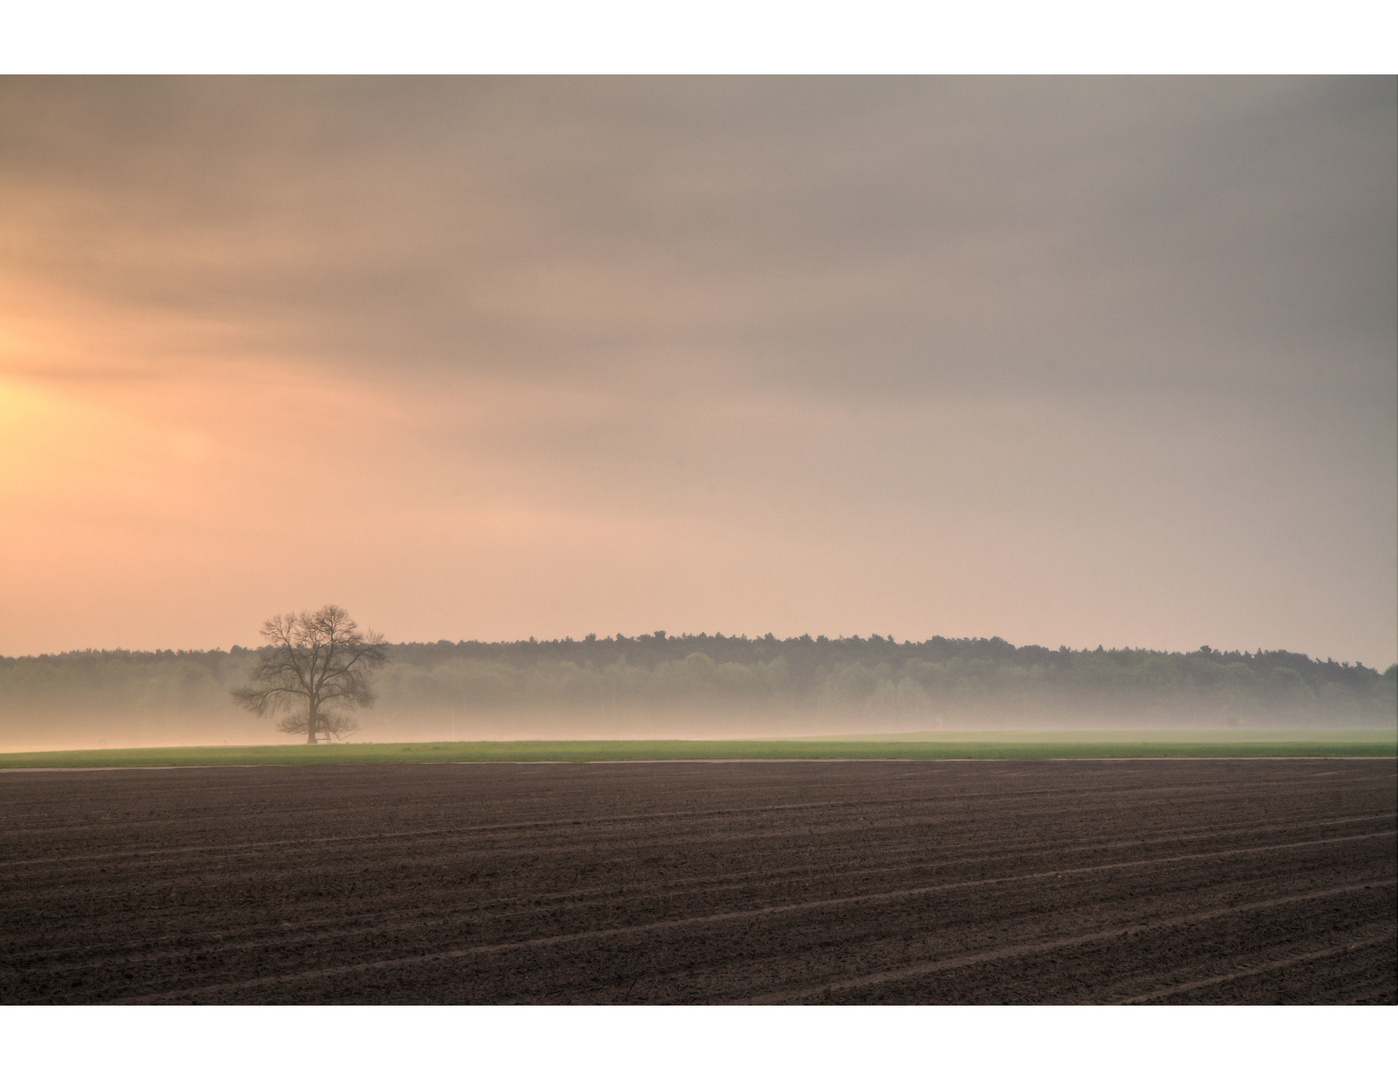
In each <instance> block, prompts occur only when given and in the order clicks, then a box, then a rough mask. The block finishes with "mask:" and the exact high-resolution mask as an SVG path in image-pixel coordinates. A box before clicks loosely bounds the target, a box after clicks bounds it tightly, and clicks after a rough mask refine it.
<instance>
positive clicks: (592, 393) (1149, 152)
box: [0, 78, 1398, 665]
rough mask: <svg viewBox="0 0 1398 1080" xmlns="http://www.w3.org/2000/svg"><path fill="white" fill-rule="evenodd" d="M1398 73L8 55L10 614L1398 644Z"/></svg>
mask: <svg viewBox="0 0 1398 1080" xmlns="http://www.w3.org/2000/svg"><path fill="white" fill-rule="evenodd" d="M1395 87H1398V82H1396V81H1395V80H1393V79H1390V78H1374V79H1334V80H1326V79H1189V80H1179V79H1145V78H1129V79H988V78H987V79H966V78H929V79H886V78H870V79H689V78H683V79H682V78H669V79H637V78H627V79H563V78H558V79H537V78H530V79H495V78H489V79H446V80H440V79H402V80H384V79H370V80H355V79H343V80H341V79H203V78H201V79H98V80H81V79H13V78H11V79H5V80H3V81H0V235H2V236H3V237H4V242H3V246H0V287H3V294H0V304H3V308H2V309H0V319H3V325H0V330H3V333H4V335H5V336H4V338H3V339H0V340H2V341H3V344H0V348H3V349H4V353H3V357H0V363H3V368H0V376H3V377H4V378H5V379H6V382H5V384H4V385H5V387H6V388H7V389H6V391H5V392H6V393H7V394H8V398H7V401H8V406H7V411H8V414H9V416H10V417H11V419H10V420H9V421H8V422H7V427H8V433H7V434H5V435H0V439H3V440H4V441H5V443H6V446H5V447H4V448H3V449H4V450H5V452H6V455H7V457H8V458H9V464H8V465H7V466H0V469H2V470H3V471H0V478H3V484H4V486H3V487H0V497H3V499H4V500H5V501H4V514H5V518H6V528H5V530H4V531H5V539H3V540H0V556H3V557H4V560H5V562H6V564H7V569H5V570H4V571H0V574H3V578H0V585H3V593H4V597H5V599H4V600H3V601H0V605H3V609H4V610H3V612H0V614H3V616H4V630H3V633H0V651H3V652H11V653H13V652H27V651H35V650H38V649H53V648H63V647H80V646H85V645H92V646H102V645H124V644H129V645H138V644H139V645H165V646H169V645H188V646H204V645H211V644H227V643H229V642H230V641H233V640H237V641H243V642H250V641H251V639H252V631H253V629H254V628H255V626H256V625H257V624H258V623H260V620H261V618H263V617H265V615H266V614H270V613H271V611H273V610H277V609H282V608H287V607H291V606H302V605H314V604H318V603H322V602H325V601H327V600H334V601H336V602H339V603H343V604H345V605H346V606H348V607H350V608H351V610H353V611H355V612H356V613H357V614H360V615H361V617H362V618H364V619H365V620H367V621H370V622H373V623H374V624H375V625H377V626H380V627H381V628H383V629H384V630H385V631H386V632H388V633H390V636H395V637H406V638H436V637H451V638H460V637H499V636H528V635H529V634H536V635H539V636H553V635H555V634H557V635H562V634H574V635H581V634H582V633H585V632H588V631H590V630H595V631H598V632H601V633H609V632H612V631H615V630H621V631H624V632H627V633H634V632H638V631H645V630H650V629H655V628H656V627H660V626H663V627H666V628H667V629H670V630H672V631H683V630H691V629H692V630H699V629H707V630H711V631H713V630H721V631H724V632H742V631H748V632H760V631H765V630H768V629H772V630H774V631H776V632H778V633H784V632H792V633H800V632H804V631H807V630H809V631H810V632H812V633H818V632H825V633H841V632H846V633H854V632H858V633H868V632H870V631H879V632H884V633H887V632H893V633H896V634H898V635H899V636H900V637H925V636H928V635H931V634H936V633H942V634H952V635H959V634H996V633H998V634H1002V635H1004V636H1006V637H1009V638H1011V639H1012V640H1018V641H1022V642H1024V641H1036V642H1041V643H1044V644H1049V645H1056V644H1058V643H1059V642H1060V641H1062V642H1067V643H1070V644H1075V645H1084V644H1096V643H1097V642H1098V641H1103V642H1105V643H1108V644H1140V645H1148V646H1157V647H1194V646H1196V645H1198V644H1200V643H1201V642H1203V641H1208V642H1209V643H1211V644H1213V645H1215V646H1216V647H1245V648H1251V647H1255V646H1258V645H1264V646H1267V647H1289V648H1297V649H1305V650H1308V651H1312V652H1320V653H1325V654H1334V655H1335V656H1337V658H1357V659H1362V660H1364V661H1365V662H1368V663H1371V664H1379V665H1384V664H1387V663H1390V662H1392V661H1393V660H1394V659H1395V657H1396V656H1398V629H1395V622H1396V621H1398V525H1395V517H1398V505H1396V503H1398V497H1395V488H1398V404H1396V403H1395V402H1396V401H1398V361H1395V356H1396V355H1398V314H1395V294H1398V271H1395V258H1396V256H1395V251H1398V223H1396V222H1395V219H1396V217H1398V214H1396V213H1395V195H1394V192H1395V186H1396V185H1398V166H1396V165H1395V157H1396V156H1398V150H1396V149H1395V126H1398V106H1396V105H1395V99H1396V98H1398V94H1396V93H1395ZM326 537H328V538H329V539H328V540H327V539H321V538H326ZM327 546H330V547H332V548H333V550H331V551H329V552H328V553H323V554H321V553H320V552H321V551H322V550H323V549H324V548H325V547H327ZM297 561H300V562H305V561H309V562H310V563H311V569H309V570H301V569H300V568H299V566H297V565H288V563H289V562H292V563H294V562H297ZM269 567H270V569H269ZM264 609H265V610H264ZM652 624H654V625H652Z"/></svg>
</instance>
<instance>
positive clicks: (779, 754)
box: [0, 733, 1398, 769]
mask: <svg viewBox="0 0 1398 1080" xmlns="http://www.w3.org/2000/svg"><path fill="white" fill-rule="evenodd" d="M1366 734H1368V735H1369V737H1368V738H1356V737H1352V736H1351V737H1342V738H1329V739H1326V738H1307V739H1287V738H1284V739H1275V740H1271V741H1260V740H1254V739H1241V740H1236V741H1224V740H1220V739H1215V738H1206V739H1195V740H1185V739H1179V740H1169V741H1166V740H1162V739H1153V738H1141V739H1137V740H1128V739H1125V738H1120V737H1117V738H1099V739H1081V740H1077V741H1065V740H1058V739H1039V740H1031V739H1023V740H1021V741H1005V740H1000V739H996V740H988V739H976V738H969V739H953V738H938V739H935V740H921V741H906V742H893V741H888V742H883V741H877V742H875V741H869V740H848V741H845V740H828V741H813V740H808V739H801V740H794V739H766V740H757V739H733V740H683V739H665V740H650V739H625V740H620V739H619V740H591V741H567V742H564V741H557V742H554V741H543V740H537V741H536V740H525V741H518V742H426V743H351V744H347V745H342V746H304V745H292V746H171V747H152V748H146V749H122V750H53V751H38V752H31V753H18V754H0V769H23V768H122V767H127V768H131V767H138V766H144V767H150V766H164V767H171V766H194V765H309V764H366V765H367V764H385V763H402V762H451V761H463V762H465V761H539V762H544V761H579V762H581V761H696V760H715V759H718V760H733V761H763V760H776V759H786V760H792V759H800V760H822V759H824V760H829V759H836V758H854V759H867V760H880V759H895V760H936V759H943V760H945V759H953V758H957V759H960V758H986V759H1015V760H1036V759H1044V758H1147V757H1149V758H1161V757H1164V758H1191V757H1201V758H1249V757H1394V756H1398V739H1395V738H1394V737H1392V736H1387V737H1386V736H1385V735H1384V734H1382V733H1366Z"/></svg>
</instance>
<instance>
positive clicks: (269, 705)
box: [233, 604, 388, 743]
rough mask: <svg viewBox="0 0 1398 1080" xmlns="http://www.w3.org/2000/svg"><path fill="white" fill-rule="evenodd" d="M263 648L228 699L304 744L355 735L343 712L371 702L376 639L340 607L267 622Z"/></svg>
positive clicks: (379, 649)
mask: <svg viewBox="0 0 1398 1080" xmlns="http://www.w3.org/2000/svg"><path fill="white" fill-rule="evenodd" d="M262 636H263V637H264V638H266V639H267V641H268V643H269V644H270V645H271V646H272V649H271V651H264V652H263V655H262V659H261V661H260V662H259V663H258V665H257V668H256V670H255V671H254V672H253V675H252V683H251V684H250V685H248V686H242V687H239V688H238V689H236V690H234V691H233V700H234V701H236V702H237V703H238V704H239V705H241V706H242V707H243V708H245V709H248V710H250V711H252V712H254V713H256V714H257V715H258V716H268V715H272V716H276V715H278V714H284V715H282V719H281V720H280V721H278V723H277V728H278V729H279V730H281V731H285V732H286V733H287V734H288V735H303V734H304V735H305V736H306V742H308V743H314V742H319V741H320V736H321V735H322V734H323V735H324V736H325V741H326V742H330V740H331V739H332V738H336V739H343V738H344V737H345V736H347V735H349V734H351V733H352V732H354V731H357V730H358V728H359V724H358V722H357V721H356V720H355V719H354V718H353V717H352V716H350V715H349V710H351V709H357V708H359V707H361V706H365V705H372V704H373V703H374V700H375V698H376V695H375V694H374V691H373V689H372V687H371V681H372V680H371V675H372V672H373V670H374V669H375V668H377V667H381V666H383V664H384V663H385V662H386V661H387V660H388V645H387V644H386V643H385V641H384V638H383V635H382V634H376V633H374V632H373V631H372V630H370V631H369V632H367V633H360V630H359V627H358V626H357V625H356V624H355V621H354V620H353V619H351V618H350V617H349V612H347V611H346V610H345V609H344V608H341V607H336V606H335V605H334V604H327V605H326V606H325V607H323V608H321V609H320V610H319V611H317V612H314V613H311V612H306V611H303V612H301V614H299V615H277V616H274V617H273V618H270V619H268V620H267V622H266V624H265V625H264V626H263V628H262Z"/></svg>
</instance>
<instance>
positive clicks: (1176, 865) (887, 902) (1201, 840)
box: [0, 759, 1398, 1003]
mask: <svg viewBox="0 0 1398 1080" xmlns="http://www.w3.org/2000/svg"><path fill="white" fill-rule="evenodd" d="M0 1001H3V1002H7V1003H15V1002H341V1003H350V1002H379V1003H387V1002H394V1003H408V1002H475V1003H485V1002H548V1003H563V1002H598V1003H601V1002H633V1003H636V1002H888V1003H895V1002H896V1003H952V1002H978V1003H989V1002H1013V1003H1032V1002H1170V1003H1175V1002H1190V1003H1199V1002H1215V1003H1217V1002H1250V1003H1278V1002H1379V1003H1383V1002H1387V1003H1395V1002H1398V766H1396V765H1395V762H1394V761H1393V760H1391V759H1390V760H1333V759H1332V760H1313V761H1312V760H1302V761H1297V760H1226V761H1218V760H1210V761H1150V760H1135V761H962V762H954V761H887V762H882V761H856V762H833V761H803V762H722V763H694V762H686V763H678V762H669V763H663V764H647V763H630V764H529V765H509V764H471V765H331V766H315V765H308V766H290V767H257V768H211V769H143V770H134V769H123V770H102V771H87V772H84V771H54V772H42V771H28V770H25V771H20V770H16V771H10V772H5V773H3V774H0Z"/></svg>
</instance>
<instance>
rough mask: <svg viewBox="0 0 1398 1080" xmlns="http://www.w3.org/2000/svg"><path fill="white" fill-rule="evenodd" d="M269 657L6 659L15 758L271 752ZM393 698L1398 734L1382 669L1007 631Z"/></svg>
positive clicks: (406, 661) (528, 657) (764, 720)
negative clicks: (119, 748)
mask: <svg viewBox="0 0 1398 1080" xmlns="http://www.w3.org/2000/svg"><path fill="white" fill-rule="evenodd" d="M256 655H257V654H256V651H255V650H251V649H243V648H237V647H235V648H233V649H232V650H231V651H229V652H223V651H221V650H215V651H209V652H173V651H160V652H127V651H100V652H99V651H85V652H69V653H62V654H58V655H47V656H35V657H19V658H11V657H4V658H0V744H3V745H4V746H6V747H10V748H18V747H23V746H41V745H58V744H64V743H68V742H70V741H71V740H72V739H75V738H76V739H81V740H82V741H84V742H85V743H86V744H88V745H103V744H111V745H115V744H117V743H121V744H126V745H132V744H133V743H132V742H131V740H132V739H135V740H137V743H135V744H138V745H139V744H141V742H142V741H144V743H146V744H150V745H155V744H158V743H161V742H169V741H172V740H176V741H196V742H197V741H206V742H207V741H217V738H219V737H221V738H224V739H228V740H230V741H244V742H246V741H257V742H268V741H273V739H274V738H275V736H274V734H273V732H272V730H271V727H270V724H269V722H268V721H266V720H259V719H257V718H255V717H251V716H249V715H248V714H246V713H239V712H238V711H237V710H235V709H234V708H233V706H232V704H231V702H230V700H229V690H230V688H232V687H234V686H237V685H239V684H240V683H241V682H242V681H243V680H244V679H245V678H246V677H247V673H248V671H249V669H250V667H251V666H252V663H253V661H254V659H255V657H256ZM376 685H377V687H378V690H379V695H380V700H379V702H378V704H377V706H376V707H375V708H373V709H371V710H368V711H366V712H364V713H362V714H360V720H361V724H362V728H361V731H360V733H359V735H358V738H360V739H364V740H374V741H388V740H390V739H394V738H401V737H413V736H418V737H428V738H444V737H455V738H494V737H502V736H504V735H515V736H519V735H524V736H528V735H531V734H536V735H538V737H549V736H557V735H559V734H560V733H566V732H572V733H575V734H577V735H578V736H579V737H583V736H585V735H588V734H607V735H626V734H634V735H643V734H651V733H664V732H673V731H676V730H678V728H676V727H675V724H677V723H679V721H680V720H681V719H683V720H684V722H685V723H686V724H687V725H688V727H687V728H686V730H687V731H689V732H690V733H694V732H695V731H696V726H697V730H699V731H700V732H701V733H702V732H703V731H709V730H712V731H713V733H714V734H723V735H733V734H744V733H751V734H772V733H788V734H798V733H819V732H828V731H849V732H855V731H878V730H883V731H895V730H906V731H912V730H929V729H936V728H958V727H971V726H980V725H993V726H999V727H1015V726H1035V725H1039V724H1053V725H1055V726H1060V727H1061V726H1069V727H1071V726H1105V725H1111V724H1121V725H1123V726H1125V725H1133V724H1142V723H1144V724H1151V725H1155V726H1172V725H1173V726H1201V725H1203V726H1234V727H1237V726H1253V727H1256V726H1267V725H1317V726H1327V727H1345V726H1363V727H1368V726H1374V725H1393V724H1395V723H1396V722H1398V719H1396V718H1398V693H1395V690H1396V688H1398V665H1395V666H1393V667H1390V668H1389V669H1388V670H1387V671H1386V672H1384V673H1383V674H1382V675H1380V674H1379V672H1378V671H1376V670H1374V669H1373V668H1368V667H1365V666H1363V665H1362V664H1351V663H1337V662H1336V661H1334V660H1324V661H1321V660H1313V659H1311V658H1310V657H1308V656H1305V655H1302V654H1299V653H1290V652H1263V651H1258V652H1255V653H1242V652H1226V653H1225V652H1217V651H1215V650H1213V649H1210V648H1208V647H1207V646H1206V647H1203V648H1200V649H1198V650H1196V651H1195V652H1191V653H1167V652H1153V651H1149V650H1144V649H1110V650H1104V649H1101V648H1098V649H1096V650H1093V651H1087V650H1083V651H1075V650H1071V649H1067V648H1060V649H1056V650H1054V649H1047V648H1043V647H1041V646H1037V645H1025V646H1020V647H1018V648H1016V647H1015V646H1013V645H1011V644H1009V643H1008V642H1006V641H1003V640H1001V639H1000V638H998V637H997V638H989V639H985V638H975V639H969V638H962V639H952V638H942V637H934V638H931V639H930V640H927V641H922V642H901V643H900V642H897V641H894V640H893V639H892V638H889V637H882V636H880V635H878V634H874V635H871V636H870V637H867V638H861V637H849V638H839V639H833V640H832V639H827V638H824V637H817V638H811V637H809V636H803V637H799V638H787V639H785V640H781V639H778V638H776V637H774V636H772V635H770V634H769V635H767V636H766V637H763V638H748V637H724V636H723V635H721V634H718V635H713V636H710V635H708V634H698V635H688V634H687V635H684V636H682V637H671V636H668V635H666V634H665V633H663V632H657V633H655V634H648V635H641V636H638V637H624V636H621V635H618V636H616V637H611V638H598V637H596V636H595V635H588V637H587V638H585V639H583V640H581V641H574V640H572V639H571V638H565V639H563V640H561V641H535V640H533V639H532V638H531V639H530V640H529V641H515V642H498V643H489V642H477V641H458V642H451V641H439V642H436V643H435V644H422V643H416V642H415V643H410V644H401V645H394V646H392V647H391V650H390V660H389V663H388V665H387V666H386V667H385V668H384V669H383V670H382V671H381V672H380V673H379V677H378V679H377V682H376ZM521 718H529V719H530V723H531V724H532V725H533V726H529V725H526V726H525V727H520V726H519V721H521ZM544 720H547V723H543V721H544ZM541 723H542V724H543V726H540V724H541ZM118 729H120V731H119V733H118ZM201 736H202V738H201Z"/></svg>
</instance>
